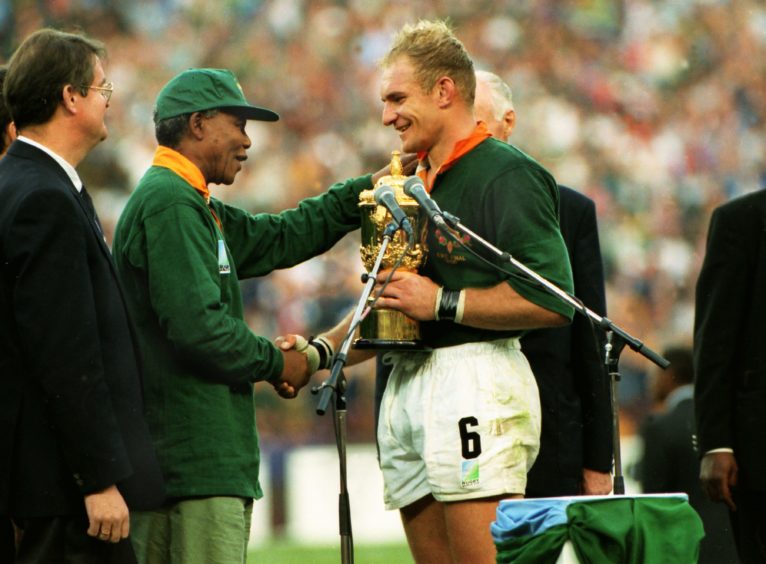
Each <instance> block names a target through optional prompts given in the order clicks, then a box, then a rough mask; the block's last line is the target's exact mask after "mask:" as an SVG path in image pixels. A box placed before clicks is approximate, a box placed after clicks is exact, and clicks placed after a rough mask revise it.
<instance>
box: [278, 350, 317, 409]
mask: <svg viewBox="0 0 766 564" xmlns="http://www.w3.org/2000/svg"><path fill="white" fill-rule="evenodd" d="M297 337H298V336H297V335H286V336H284V337H277V338H276V339H275V340H274V343H275V344H276V345H277V347H279V349H280V350H281V351H282V356H283V357H284V361H285V365H284V368H283V369H282V375H281V376H280V380H279V382H278V383H275V384H273V386H274V389H275V390H276V391H277V393H278V394H279V395H280V396H281V397H283V398H286V399H292V398H295V397H297V395H298V392H299V391H300V389H301V388H302V387H303V386H305V385H306V384H307V383H308V381H309V380H310V379H311V372H310V371H309V367H308V362H307V359H306V355H304V354H303V353H299V352H298V351H296V350H295V345H296V340H297Z"/></svg>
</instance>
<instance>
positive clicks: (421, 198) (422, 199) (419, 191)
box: [404, 175, 447, 229]
mask: <svg viewBox="0 0 766 564" xmlns="http://www.w3.org/2000/svg"><path fill="white" fill-rule="evenodd" d="M404 193H405V194H407V195H408V196H409V197H410V198H413V199H414V200H415V201H417V203H418V204H420V207H421V208H423V209H424V210H425V212H426V215H428V219H430V220H431V221H433V222H434V223H435V224H436V226H437V227H442V228H445V229H446V228H447V222H446V221H444V213H443V212H442V210H441V209H439V204H437V203H436V202H435V201H434V200H433V199H432V198H431V196H429V195H428V192H426V187H425V186H424V185H423V181H422V180H421V179H420V177H419V176H417V175H412V176H410V177H409V178H408V179H407V180H405V181H404Z"/></svg>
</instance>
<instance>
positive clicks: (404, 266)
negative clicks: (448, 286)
mask: <svg viewBox="0 0 766 564" xmlns="http://www.w3.org/2000/svg"><path fill="white" fill-rule="evenodd" d="M392 155H393V156H392V158H391V174H390V175H389V176H384V177H383V178H381V179H380V180H378V183H377V184H376V185H375V188H378V187H380V186H390V187H391V188H393V190H394V195H395V196H396V202H397V203H398V204H399V207H400V208H401V209H402V210H403V211H404V213H405V214H406V215H407V218H408V219H409V221H410V223H411V224H412V228H413V230H412V231H413V233H414V238H415V240H414V241H412V242H411V245H410V246H409V249H408V243H410V242H409V241H408V237H407V235H406V234H405V233H404V231H403V230H401V229H400V230H398V231H396V232H395V233H394V235H393V237H392V238H391V242H390V243H389V245H388V248H387V249H386V252H385V254H384V255H383V260H382V262H381V270H382V269H387V268H393V267H394V265H395V264H396V263H397V262H398V261H399V260H400V258H401V263H400V265H399V267H398V268H399V269H401V270H409V271H412V272H415V271H417V269H418V267H419V266H420V265H421V264H423V261H424V260H425V256H426V251H427V249H426V246H425V222H426V221H427V218H426V216H425V214H421V213H420V206H418V203H417V202H416V201H415V200H414V199H412V198H410V197H409V196H407V195H406V194H405V193H404V181H405V180H407V177H406V176H404V175H403V174H402V163H401V160H400V159H399V151H393V153H392ZM374 192H375V190H365V191H363V192H362V193H361V194H360V195H359V208H360V210H361V214H362V246H361V255H362V262H363V263H364V266H365V268H366V269H367V272H370V271H372V269H373V267H374V266H375V260H376V258H377V256H378V253H379V252H380V248H381V243H382V241H383V232H384V230H385V229H386V226H388V225H389V223H390V222H391V220H392V217H391V214H390V212H389V211H388V210H387V209H386V208H385V206H382V205H378V203H377V202H376V201H375V196H374ZM405 253H406V254H405ZM402 255H404V256H402ZM373 299H374V293H373V295H371V296H370V298H369V299H368V301H367V305H368V306H369V305H371V304H372V301H373ZM359 333H360V336H359V338H358V339H357V340H356V341H354V347H355V348H358V349H378V350H417V349H423V348H424V347H423V344H422V341H421V338H420V324H419V323H418V322H417V321H415V320H414V319H412V318H410V317H408V316H406V315H405V314H403V313H401V312H399V311H394V310H392V309H373V310H372V311H370V313H369V314H368V315H367V317H365V318H364V320H362V322H361V324H360V331H359Z"/></svg>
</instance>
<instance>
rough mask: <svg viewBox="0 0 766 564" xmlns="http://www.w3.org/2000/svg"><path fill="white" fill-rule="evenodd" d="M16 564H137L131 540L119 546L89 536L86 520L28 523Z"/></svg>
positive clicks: (52, 518)
mask: <svg viewBox="0 0 766 564" xmlns="http://www.w3.org/2000/svg"><path fill="white" fill-rule="evenodd" d="M21 525H22V526H23V527H24V533H23V535H22V537H21V545H20V546H19V551H18V554H17V555H16V564H136V556H135V554H134V553H133V546H132V545H131V544H130V539H125V540H122V541H120V542H118V543H116V544H113V543H110V542H104V541H100V540H98V539H96V538H93V537H90V536H88V534H87V532H86V531H87V529H88V522H87V520H86V519H85V518H83V517H45V518H37V519H26V520H25V521H24V522H23V523H21Z"/></svg>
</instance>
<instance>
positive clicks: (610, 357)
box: [442, 211, 670, 495]
mask: <svg viewBox="0 0 766 564" xmlns="http://www.w3.org/2000/svg"><path fill="white" fill-rule="evenodd" d="M442 216H443V218H444V221H445V222H446V223H447V225H449V226H450V227H452V228H453V229H457V230H459V231H462V232H463V233H467V234H469V235H470V236H471V237H472V239H474V240H476V241H479V243H481V245H482V246H483V247H484V248H486V249H489V250H490V251H492V252H493V253H494V254H496V255H497V256H498V257H499V258H500V259H502V260H503V261H504V262H509V263H511V264H512V265H513V266H514V267H515V268H516V269H518V270H520V271H521V272H523V273H524V274H526V275H527V276H528V277H529V278H531V279H533V280H535V281H536V282H537V283H538V284H540V286H542V288H543V289H544V290H545V291H546V292H548V293H549V294H552V295H553V296H556V297H557V298H559V299H560V300H561V301H563V302H565V303H567V304H569V305H570V306H572V307H573V308H574V309H575V311H577V312H579V313H580V314H582V315H585V316H586V317H588V318H590V320H591V321H592V322H593V323H595V324H596V325H598V326H599V327H601V328H602V329H603V330H604V331H605V332H606V343H605V345H604V365H605V366H606V368H607V371H608V374H609V378H610V380H609V382H610V393H611V399H612V427H613V429H612V433H613V434H612V441H613V448H614V482H613V491H614V493H615V494H616V495H623V494H624V493H625V480H624V477H623V475H622V457H621V453H620V434H619V433H620V424H619V416H618V405H617V383H618V382H619V381H620V372H619V368H618V364H619V361H620V354H621V353H622V350H623V348H624V347H625V345H628V346H629V347H630V348H631V349H633V350H634V351H636V352H637V353H639V354H641V355H643V356H644V357H646V358H648V359H649V360H651V361H652V362H653V363H655V364H656V365H657V366H659V367H660V368H663V369H664V368H667V367H668V366H670V362H669V361H668V360H667V359H665V358H663V357H662V356H661V355H659V354H657V353H656V352H654V351H653V350H651V349H650V348H649V347H647V346H646V345H644V343H642V342H641V341H639V340H638V339H636V338H635V337H633V336H632V335H630V334H628V333H627V332H626V331H624V330H623V329H621V328H620V327H618V326H617V325H615V324H614V323H613V322H612V321H611V320H610V319H608V318H606V317H602V316H600V315H598V314H597V313H595V312H594V311H592V310H591V309H589V308H587V307H586V306H585V305H584V304H583V303H582V302H581V301H579V300H578V299H576V298H574V297H572V296H571V295H570V294H569V293H568V292H565V291H564V290H562V289H561V288H559V287H558V286H556V285H555V284H553V283H552V282H549V281H548V280H546V279H545V278H543V277H542V276H540V275H539V274H538V273H537V272H535V271H534V270H532V269H531V268H529V267H527V266H526V265H524V264H523V263H521V262H519V261H518V260H516V259H515V258H514V257H513V256H511V255H510V254H509V253H506V252H505V251H501V250H500V249H498V248H497V247H495V246H494V245H492V244H491V243H489V242H488V241H486V240H485V239H483V238H482V237H480V236H479V235H477V234H476V233H474V232H473V231H471V230H470V229H469V228H468V227H466V226H465V225H463V224H462V223H460V218H458V217H456V216H454V215H452V214H451V213H448V212H445V211H442Z"/></svg>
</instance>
